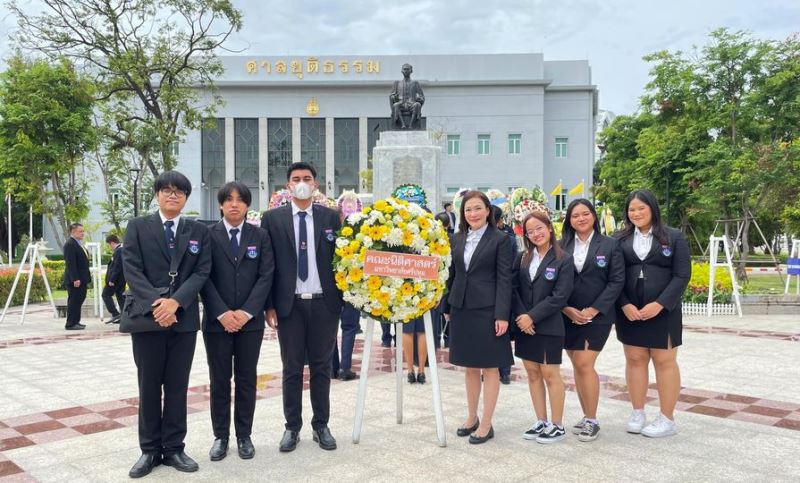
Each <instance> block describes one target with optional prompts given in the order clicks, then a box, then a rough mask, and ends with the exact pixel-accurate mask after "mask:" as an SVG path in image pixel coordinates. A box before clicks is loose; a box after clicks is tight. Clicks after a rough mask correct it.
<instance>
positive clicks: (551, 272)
mask: <svg viewBox="0 0 800 483" xmlns="http://www.w3.org/2000/svg"><path fill="white" fill-rule="evenodd" d="M544 278H546V279H547V280H550V281H553V280H555V279H556V269H555V268H553V267H546V268H545V269H544Z"/></svg>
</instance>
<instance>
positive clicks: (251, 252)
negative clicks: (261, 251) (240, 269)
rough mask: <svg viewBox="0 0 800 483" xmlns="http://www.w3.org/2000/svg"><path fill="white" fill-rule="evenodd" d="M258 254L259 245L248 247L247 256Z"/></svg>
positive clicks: (251, 256)
mask: <svg viewBox="0 0 800 483" xmlns="http://www.w3.org/2000/svg"><path fill="white" fill-rule="evenodd" d="M257 256H258V247H256V246H255V245H252V246H248V247H247V258H256V257H257Z"/></svg>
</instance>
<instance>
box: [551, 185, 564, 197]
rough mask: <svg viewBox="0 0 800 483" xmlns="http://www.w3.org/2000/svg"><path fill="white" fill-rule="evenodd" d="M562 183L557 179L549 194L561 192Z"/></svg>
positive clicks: (554, 194)
mask: <svg viewBox="0 0 800 483" xmlns="http://www.w3.org/2000/svg"><path fill="white" fill-rule="evenodd" d="M562 184H563V183H562V182H561V181H559V182H558V184H557V185H556V187H555V188H553V191H551V192H550V196H558V195H560V194H561V190H562V188H563V187H562V186H561V185H562Z"/></svg>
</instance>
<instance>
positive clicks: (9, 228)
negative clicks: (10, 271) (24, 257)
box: [6, 193, 14, 267]
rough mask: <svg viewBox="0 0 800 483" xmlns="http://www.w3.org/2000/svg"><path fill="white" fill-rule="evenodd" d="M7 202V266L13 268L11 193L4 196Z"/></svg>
mask: <svg viewBox="0 0 800 483" xmlns="http://www.w3.org/2000/svg"><path fill="white" fill-rule="evenodd" d="M6 201H8V266H9V267H13V266H14V263H13V262H14V248H13V247H12V246H11V193H7V194H6Z"/></svg>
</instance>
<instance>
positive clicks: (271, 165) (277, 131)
mask: <svg viewBox="0 0 800 483" xmlns="http://www.w3.org/2000/svg"><path fill="white" fill-rule="evenodd" d="M290 164H292V120H291V119H272V118H270V119H267V166H268V168H267V173H268V174H269V186H270V188H271V189H270V191H271V192H270V193H267V195H268V196H272V192H273V191H277V190H280V189H282V188H283V187H284V185H285V184H286V171H287V170H288V168H289V165H290Z"/></svg>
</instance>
